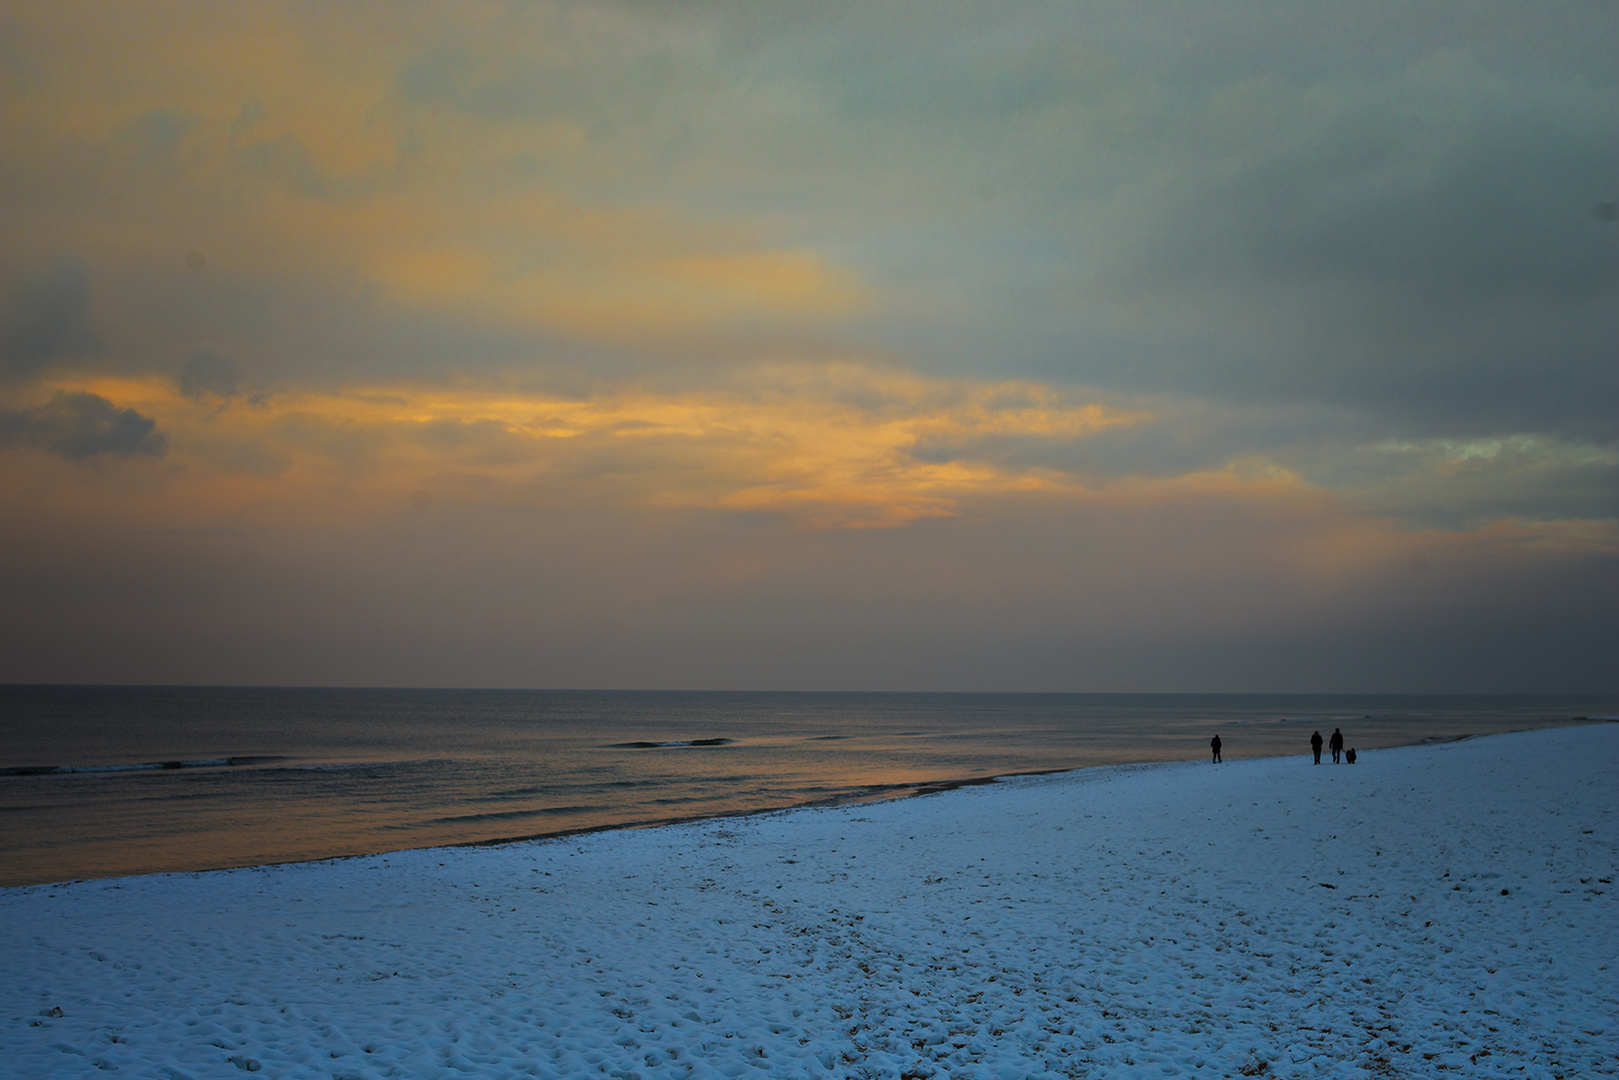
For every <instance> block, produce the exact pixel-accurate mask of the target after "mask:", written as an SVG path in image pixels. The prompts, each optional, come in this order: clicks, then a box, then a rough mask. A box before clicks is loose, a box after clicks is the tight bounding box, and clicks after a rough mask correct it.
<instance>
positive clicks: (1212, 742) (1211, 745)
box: [1209, 735, 1220, 765]
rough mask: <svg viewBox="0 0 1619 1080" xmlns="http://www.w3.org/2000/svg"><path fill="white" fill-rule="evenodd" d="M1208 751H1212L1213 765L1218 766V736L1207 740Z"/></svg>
mask: <svg viewBox="0 0 1619 1080" xmlns="http://www.w3.org/2000/svg"><path fill="white" fill-rule="evenodd" d="M1209 749H1210V750H1213V751H1214V764H1216V765H1218V764H1220V736H1218V735H1216V736H1215V737H1214V738H1212V739H1210V740H1209Z"/></svg>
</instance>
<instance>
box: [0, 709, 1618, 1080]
mask: <svg viewBox="0 0 1619 1080" xmlns="http://www.w3.org/2000/svg"><path fill="white" fill-rule="evenodd" d="M1616 764H1619V725H1613V724H1599V725H1587V726H1581V727H1568V728H1552V729H1545V730H1539V731H1532V732H1522V733H1514V734H1500V735H1492V736H1488V737H1481V738H1476V739H1468V740H1464V741H1459V742H1452V743H1445V744H1442V745H1433V746H1417V747H1405V748H1392V749H1380V750H1366V751H1362V753H1361V755H1360V760H1359V763H1358V764H1356V765H1354V766H1349V765H1337V766H1334V765H1331V764H1324V765H1321V766H1319V767H1317V766H1313V765H1311V764H1310V762H1309V758H1308V756H1307V755H1298V756H1293V757H1285V758H1263V759H1250V760H1233V761H1228V762H1226V763H1225V764H1222V765H1219V766H1214V765H1210V764H1208V763H1206V762H1203V763H1191V762H1179V763H1169V764H1161V765H1147V766H1112V767H1105V768H1094V769H1082V770H1076V771H1072V772H1066V773H1058V774H1053V775H1046V776H1024V777H1017V778H1011V779H1006V780H1002V781H999V782H996V783H992V784H984V785H978V786H971V787H963V788H958V789H955V790H948V791H942V792H939V793H937V794H930V795H926V796H922V797H913V798H907V799H900V800H893V801H885V802H876V803H869V804H861V805H846V806H834V807H821V808H809V809H798V810H791V811H783V812H776V813H766V814H755V815H749V816H735V817H724V818H717V819H713V820H708V821H701V822H693V823H686V824H681V825H674V826H666V827H662V828H656V829H629V830H619V831H607V832H598V833H592V834H588V835H582V836H574V837H563V838H555V839H550V840H542V841H531V842H523V843H512V844H502V845H494V846H471V847H454V848H431V849H420V850H414V851H404V852H394V853H390V854H385V855H373V856H365V857H358V858H349V859H340V860H332V861H327V862H315V863H301V864H287V865H276V866H265V867H255V868H246V869H239V870H225V871H211V872H206V873H187V874H167V875H152V876H145V877H127V878H106V879H102V880H96V881H79V882H70V883H65V884H59V885H38V886H28V887H22V888H14V889H8V890H4V891H0V956H3V958H4V966H5V970H6V972H7V977H6V978H5V979H4V980H3V982H0V1025H3V1026H0V1073H3V1074H4V1075H7V1076H18V1077H23V1076H27V1077H42V1076H85V1075H99V1073H100V1072H101V1071H102V1070H111V1071H117V1072H119V1073H120V1074H122V1075H127V1076H137V1077H147V1076H150V1077H165V1078H178V1077H197V1078H201V1077H229V1076H237V1075H240V1074H241V1073H242V1072H243V1071H246V1072H263V1073H264V1074H266V1075H269V1076H276V1077H282V1076H286V1077H320V1078H326V1077H331V1078H349V1077H360V1078H371V1077H388V1076H400V1077H407V1076H408V1077H435V1076H456V1077H523V1076H539V1077H565V1076H612V1077H619V1078H630V1077H636V1076H639V1077H647V1078H650V1077H710V1076H714V1077H719V1076H724V1077H738V1076H743V1077H754V1076H758V1077H814V1076H828V1077H867V1076H870V1077H878V1076H881V1077H907V1076H909V1077H947V1076H948V1077H986V1078H990V1077H994V1078H1012V1077H1021V1076H1074V1077H1086V1076H1098V1077H1101V1076H1106V1077H1129V1076H1140V1077H1157V1076H1176V1075H1209V1076H1237V1075H1244V1076H1301V1077H1302V1076H1312V1077H1316V1076H1344V1077H1359V1076H1432V1075H1439V1074H1440V1073H1443V1072H1447V1071H1449V1072H1455V1073H1456V1074H1458V1075H1465V1076H1469V1077H1494V1076H1503V1077H1564V1076H1566V1077H1576V1076H1604V1075H1619V1064H1616V1062H1619V1026H1616V1021H1615V1017H1616V1015H1619V977H1616V972H1615V964H1616V961H1619V910H1616V907H1619V905H1616V903H1615V893H1614V891H1613V878H1614V875H1615V871H1616V869H1619V866H1616V863H1619V854H1616V850H1619V849H1616V843H1619V779H1616V776H1615V769H1614V767H1615V765H1616Z"/></svg>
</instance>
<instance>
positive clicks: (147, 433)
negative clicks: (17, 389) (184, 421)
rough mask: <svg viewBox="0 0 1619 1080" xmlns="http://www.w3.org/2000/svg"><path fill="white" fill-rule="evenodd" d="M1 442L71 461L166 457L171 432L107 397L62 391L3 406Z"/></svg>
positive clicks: (0, 428) (0, 425)
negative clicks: (22, 404)
mask: <svg viewBox="0 0 1619 1080" xmlns="http://www.w3.org/2000/svg"><path fill="white" fill-rule="evenodd" d="M0 445H10V446H27V447H32V448H34V449H36V450H43V451H45V452H46V453H48V454H55V455H56V456H57V457H60V458H65V459H67V460H68V461H84V460H86V459H89V458H94V457H101V456H104V455H105V456H109V457H162V456H163V455H164V454H165V453H166V452H167V451H168V437H167V436H166V435H164V434H163V433H162V432H161V431H159V430H158V429H157V421H155V420H153V419H151V418H150V417H147V416H142V415H141V414H140V413H138V412H136V411H135V410H134V409H120V408H118V406H116V405H114V404H113V403H112V402H110V401H108V400H107V399H106V398H104V397H101V396H99V395H97V394H87V393H83V392H80V391H58V392H57V393H56V394H55V395H53V396H52V397H51V399H50V400H49V401H47V402H45V403H44V404H43V405H35V406H32V407H29V408H23V409H16V410H5V411H0Z"/></svg>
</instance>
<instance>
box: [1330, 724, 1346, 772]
mask: <svg viewBox="0 0 1619 1080" xmlns="http://www.w3.org/2000/svg"><path fill="white" fill-rule="evenodd" d="M1327 745H1328V746H1330V747H1331V748H1332V763H1333V764H1334V765H1336V764H1338V755H1339V754H1341V753H1343V751H1344V733H1343V732H1342V731H1339V730H1338V729H1337V728H1333V729H1332V741H1331V742H1329V743H1327Z"/></svg>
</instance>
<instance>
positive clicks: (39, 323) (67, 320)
mask: <svg viewBox="0 0 1619 1080" xmlns="http://www.w3.org/2000/svg"><path fill="white" fill-rule="evenodd" d="M97 344H98V343H97V339H96V335H95V334H94V333H93V332H92V331H91V329H90V275H89V273H88V272H87V271H86V270H85V268H84V267H83V266H82V265H80V264H79V263H76V262H71V261H66V260H64V261H62V262H59V263H57V264H56V266H54V267H53V268H51V269H50V270H49V271H47V272H46V273H44V274H41V275H39V276H37V277H35V278H33V279H32V280H29V281H25V282H24V283H23V284H22V285H21V287H20V288H18V289H17V290H16V294H15V295H14V297H13V298H12V304H11V313H10V317H9V318H8V319H7V322H6V326H5V330H4V338H3V343H0V364H3V366H0V371H3V373H4V375H5V376H6V377H7V378H9V379H15V380H22V379H29V378H33V377H34V376H36V375H38V374H40V373H41V372H43V371H44V370H45V369H47V368H49V367H50V366H52V365H53V364H56V363H58V362H60V361H63V360H71V359H74V358H77V357H80V356H83V355H84V354H86V353H89V352H91V351H93V350H94V349H95V348H96V346H97Z"/></svg>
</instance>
